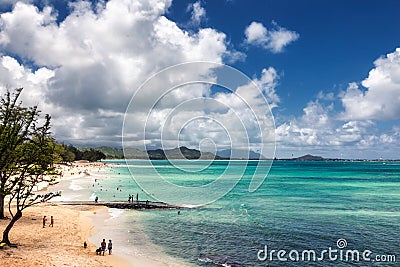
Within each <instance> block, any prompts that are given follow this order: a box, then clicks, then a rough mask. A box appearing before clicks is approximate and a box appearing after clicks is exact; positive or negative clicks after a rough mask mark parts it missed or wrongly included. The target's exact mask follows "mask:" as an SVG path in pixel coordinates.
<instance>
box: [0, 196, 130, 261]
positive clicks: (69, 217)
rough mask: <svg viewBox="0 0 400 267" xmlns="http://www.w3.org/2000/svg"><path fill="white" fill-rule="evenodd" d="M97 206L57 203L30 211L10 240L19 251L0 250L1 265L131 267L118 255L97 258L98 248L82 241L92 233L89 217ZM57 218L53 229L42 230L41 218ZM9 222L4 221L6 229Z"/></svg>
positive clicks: (12, 232)
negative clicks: (84, 244) (96, 250)
mask: <svg viewBox="0 0 400 267" xmlns="http://www.w3.org/2000/svg"><path fill="white" fill-rule="evenodd" d="M99 209H105V208H97V207H86V206H79V207H73V206H70V207H66V206H61V205H57V204H50V203H46V204H41V205H38V206H34V207H30V208H28V209H27V210H26V211H25V212H24V213H23V217H22V218H21V219H20V220H19V221H18V222H17V223H16V224H15V226H14V227H13V229H12V230H11V232H10V240H11V242H13V243H16V244H18V248H9V247H6V248H4V249H3V250H1V251H0V264H1V265H2V266H19V267H31V266H122V267H126V266H130V265H129V263H128V262H127V261H124V260H123V259H121V258H119V257H118V256H115V255H111V256H109V255H107V256H104V257H103V256H96V254H95V252H94V251H95V249H96V246H95V245H94V244H92V243H90V242H88V247H87V248H86V249H85V248H83V242H84V241H85V240H88V238H89V237H90V236H91V235H92V234H93V232H94V227H93V224H92V223H91V219H90V217H89V216H90V215H92V214H93V213H95V212H96V210H99ZM44 215H46V216H47V217H48V218H50V216H51V215H53V216H54V218H55V222H54V227H49V226H48V224H49V220H48V221H47V226H46V227H45V228H43V227H42V218H43V216H44ZM7 223H8V220H1V221H0V227H1V229H4V227H5V226H6V224H7Z"/></svg>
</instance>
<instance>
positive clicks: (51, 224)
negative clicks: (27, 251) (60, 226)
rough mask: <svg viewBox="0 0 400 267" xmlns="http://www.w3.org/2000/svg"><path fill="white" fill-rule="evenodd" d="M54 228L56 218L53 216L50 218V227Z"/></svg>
mask: <svg viewBox="0 0 400 267" xmlns="http://www.w3.org/2000/svg"><path fill="white" fill-rule="evenodd" d="M50 226H51V227H53V226H54V218H53V216H50V224H49V227H50Z"/></svg>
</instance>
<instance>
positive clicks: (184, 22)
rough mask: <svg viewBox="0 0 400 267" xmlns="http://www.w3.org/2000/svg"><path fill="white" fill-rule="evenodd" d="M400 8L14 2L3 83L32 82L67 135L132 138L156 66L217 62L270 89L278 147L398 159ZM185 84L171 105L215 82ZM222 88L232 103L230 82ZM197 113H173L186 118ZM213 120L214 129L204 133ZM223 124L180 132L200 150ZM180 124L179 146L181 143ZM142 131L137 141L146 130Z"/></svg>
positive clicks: (115, 141)
mask: <svg viewBox="0 0 400 267" xmlns="http://www.w3.org/2000/svg"><path fill="white" fill-rule="evenodd" d="M399 8H400V3H399V2H398V1H395V0H393V1H355V0H352V1H316V0H315V1H251V2H250V3H249V1H239V0H231V1H222V0H221V1H169V0H141V1H114V0H112V1H93V2H85V1H65V0H57V1H51V0H47V1H29V0H26V1H16V0H5V1H2V3H0V11H1V18H0V56H1V64H0V88H1V89H2V90H5V89H6V88H13V87H20V86H23V87H24V88H25V92H24V96H23V97H24V99H23V100H24V102H26V103H27V104H39V107H40V108H41V109H42V110H43V111H44V112H48V113H50V114H51V115H52V116H53V131H54V134H55V136H56V138H57V139H59V140H62V141H65V142H67V143H73V144H91V145H100V144H107V145H113V146H121V127H122V121H123V116H124V112H125V109H126V107H127V105H128V103H129V99H130V98H131V97H132V96H133V94H134V92H135V90H136V89H137V88H138V87H139V86H140V85H141V84H142V83H143V82H144V81H145V80H146V79H147V78H148V77H150V76H151V75H153V74H154V73H156V72H157V71H160V70H162V69H163V68H165V67H168V66H171V65H174V64H179V63H183V62H190V61H195V60H205V61H212V62H218V63H223V64H228V65H230V66H233V67H235V68H237V69H238V70H240V71H242V72H243V73H244V74H246V75H248V76H249V77H250V78H251V79H253V81H254V82H255V83H256V84H257V85H258V86H260V87H261V89H262V91H263V92H264V94H265V96H266V97H267V100H268V101H269V104H270V107H271V108H272V113H273V115H274V118H275V128H276V133H275V139H276V156H277V157H291V156H292V155H294V156H300V155H303V154H308V153H311V154H317V155H322V156H326V157H345V158H379V157H383V158H391V159H392V158H400V156H398V152H397V151H398V148H399V143H400V123H399V119H400V108H398V107H397V106H400V105H399V104H400V48H399V47H400V28H399V27H398V26H399V25H400V17H399V16H398V10H399ZM180 90H181V91H179V90H178V91H176V92H174V94H173V97H172V98H174V101H172V100H170V99H169V98H168V101H167V100H165V101H164V103H167V102H168V103H169V104H170V105H172V104H174V103H175V102H176V103H178V102H179V101H181V102H182V101H187V100H188V99H190V97H194V96H201V95H203V96H204V95H210V93H211V92H213V90H214V89H212V88H187V89H184V88H182V89H180ZM153 93H154V94H155V95H156V94H157V93H159V92H157V91H156V90H155V91H154V92H153ZM214 93H215V92H214ZM213 97H214V96H213ZM216 98H217V100H219V101H220V103H225V102H224V101H227V102H226V103H228V102H229V101H231V102H232V101H233V99H232V98H231V96H230V95H229V93H226V92H225V93H223V92H220V94H219V95H218V94H217V95H216ZM178 100H179V101H178ZM231 102H229V103H231ZM176 103H175V104H176ZM171 108H172V106H168V105H166V106H164V109H163V110H161V108H160V110H157V111H158V112H159V113H157V114H156V115H157V116H158V117H157V119H154V121H152V125H151V127H152V129H158V130H160V129H161V128H162V127H161V126H162V125H163V120H162V119H159V118H164V117H163V116H166V115H165V114H168V111H170V110H171ZM238 108H240V107H239V106H238ZM199 109H201V108H199ZM256 110H258V109H257V108H256ZM260 110H261V109H260ZM137 112H138V113H135V118H140V116H141V115H140V114H141V113H140V108H138V110H137ZM190 112H193V110H192V111H189V110H186V112H182V113H181V115H180V116H181V117H179V118H178V117H177V118H175V122H181V123H182V125H185V121H184V118H186V119H187V118H190V116H191V115H193V116H194V113H190ZM202 112H203V113H204V110H197V113H196V114H197V115H198V114H203V113H202ZM260 112H262V111H260ZM239 113H241V114H242V115H243V114H245V111H244V110H239ZM183 114H184V115H185V116H186V117H185V116H184V115H183ZM197 115H196V116H197ZM203 115H204V114H203ZM218 115H221V114H218ZM225 115H226V116H228V115H227V114H225ZM220 118H221V120H222V121H223V122H226V121H229V119H228V117H222V116H221V117H220ZM139 121H141V120H140V119H138V123H139ZM156 122H157V123H158V124H157V123H156ZM153 123H154V125H153ZM202 123H204V124H205V125H206V126H204V127H205V128H204V129H208V130H209V131H210V132H212V133H214V134H211V133H210V134H209V135H207V134H204V133H197V132H196V131H200V130H203V131H204V129H203V128H201V127H200V126H199V125H203V124H202ZM182 125H181V127H182ZM214 126H215V125H214ZM214 126H213V125H207V123H206V122H204V121H202V122H201V123H199V124H198V125H196V127H193V129H191V131H189V130H190V129H189V128H190V127H189V128H188V129H186V130H187V131H189V132H190V133H191V134H190V135H188V136H187V137H179V138H183V139H182V140H181V141H183V143H184V144H186V145H188V146H191V147H198V145H199V143H201V142H202V140H206V139H207V138H208V139H213V138H214V139H213V142H214V143H215V144H217V146H218V148H220V147H219V145H220V144H224V145H226V143H225V141H226V140H222V139H218V138H222V137H221V135H219V134H218V133H217V130H216V129H214V128H213V127H214ZM175 127H177V125H171V127H170V128H174V129H175ZM215 127H216V126H215ZM227 127H228V128H229V125H228V126H227ZM178 128H179V127H178ZM211 129H212V130H211ZM213 130H215V131H213ZM154 131H156V130H154ZM170 134H171V135H165V136H169V137H168V138H170V139H171V140H168V142H166V144H167V146H168V145H169V146H173V144H175V143H174V142H173V140H172V139H174V137H173V133H170ZM248 134H249V135H250V136H251V135H255V134H256V133H253V132H248ZM232 136H235V134H232ZM195 137H196V138H197V139H196V138H195ZM131 138H132V145H134V144H137V143H138V142H141V141H143V138H144V137H143V136H141V135H140V134H138V135H132V137H131ZM135 138H136V139H135ZM185 138H186V139H185ZM208 139H207V140H208ZM233 140H235V139H234V138H233ZM238 140H239V139H237V141H235V142H239V141H238ZM148 141H149V145H150V146H154V147H157V146H159V145H160V142H161V141H162V140H161V141H160V140H148ZM135 142H136V143H135ZM221 148H222V146H221Z"/></svg>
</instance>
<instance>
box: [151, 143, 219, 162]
mask: <svg viewBox="0 0 400 267" xmlns="http://www.w3.org/2000/svg"><path fill="white" fill-rule="evenodd" d="M147 153H148V155H149V158H150V159H167V158H168V159H219V157H218V156H215V155H214V154H213V153H210V152H201V151H199V150H197V149H190V148H187V147H185V146H182V147H179V148H173V149H167V150H162V149H156V150H147Z"/></svg>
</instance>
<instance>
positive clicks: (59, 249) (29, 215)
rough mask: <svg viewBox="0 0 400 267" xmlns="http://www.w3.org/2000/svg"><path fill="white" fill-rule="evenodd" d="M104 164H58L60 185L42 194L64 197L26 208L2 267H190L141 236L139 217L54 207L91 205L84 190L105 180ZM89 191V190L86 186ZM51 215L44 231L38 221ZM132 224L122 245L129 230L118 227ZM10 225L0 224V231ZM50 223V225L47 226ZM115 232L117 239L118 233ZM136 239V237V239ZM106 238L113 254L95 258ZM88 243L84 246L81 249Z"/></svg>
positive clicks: (101, 209) (0, 252)
mask: <svg viewBox="0 0 400 267" xmlns="http://www.w3.org/2000/svg"><path fill="white" fill-rule="evenodd" d="M109 167H110V166H109V165H107V164H104V163H83V164H82V163H78V164H77V163H74V164H73V165H71V166H64V165H61V166H60V169H62V171H63V176H62V177H61V178H59V179H58V182H59V183H58V184H56V185H53V186H50V187H49V186H43V187H41V188H39V189H38V190H39V191H40V192H46V191H47V192H48V191H58V190H61V191H62V193H63V195H62V196H61V197H57V198H55V199H53V200H52V201H50V202H47V203H43V204H40V205H37V206H33V207H30V208H28V209H26V210H25V211H24V212H23V217H22V218H21V219H20V220H19V221H17V223H16V224H15V225H14V227H13V229H12V230H11V233H10V239H11V241H12V242H14V243H16V244H18V248H8V247H7V248H5V249H3V250H0V264H2V265H10V266H19V267H31V266H62V265H66V266H100V267H103V266H108V267H114V266H115V267H117V266H118V267H130V266H131V267H139V266H149V267H156V266H165V267H167V266H177V267H185V266H192V265H189V264H186V263H183V262H179V260H176V259H173V258H172V257H169V256H168V255H166V254H165V253H164V252H163V251H161V249H160V248H159V247H157V245H156V244H153V243H152V242H151V241H150V240H149V238H148V237H147V236H146V235H145V233H144V231H143V227H144V225H142V224H141V223H137V222H139V221H140V212H137V211H136V212H134V211H123V210H118V209H113V208H107V207H105V206H85V205H79V206H69V205H68V206H67V205H62V204H60V203H57V201H60V200H63V201H68V200H73V199H81V200H89V199H91V198H92V197H93V195H92V194H91V193H90V192H89V190H85V189H86V187H87V186H89V185H91V183H92V182H93V180H95V179H107V177H108V175H107V174H106V172H105V171H106V168H109ZM88 188H89V187H88ZM44 215H46V216H47V218H50V216H51V215H54V218H55V224H54V227H53V228H52V227H47V226H46V227H45V228H43V227H42V218H43V216H44ZM124 220H130V221H128V222H126V221H125V224H124V225H125V226H127V225H130V224H129V222H131V221H134V222H136V223H134V227H133V228H132V229H130V230H129V231H133V232H134V235H135V238H134V239H135V241H134V243H133V244H132V241H131V243H129V246H125V245H124V244H126V242H127V241H128V242H129V240H126V231H127V229H124V228H120V226H121V222H123V221H124ZM8 222H9V221H8V220H2V221H0V227H1V229H4V228H5V226H6V225H7V224H8ZM47 223H49V221H48V222H47ZM116 232H118V234H116ZM139 236H140V237H139ZM103 238H105V239H106V240H107V241H108V239H112V240H113V254H112V255H108V251H106V254H107V255H106V256H104V257H103V256H98V255H96V253H95V250H96V248H98V247H99V245H100V241H101V240H102V239H103ZM84 241H86V242H87V244H88V247H87V248H86V249H84V248H83V242H84Z"/></svg>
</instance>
